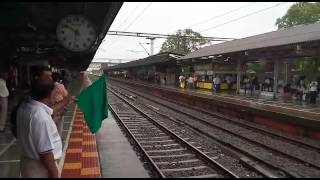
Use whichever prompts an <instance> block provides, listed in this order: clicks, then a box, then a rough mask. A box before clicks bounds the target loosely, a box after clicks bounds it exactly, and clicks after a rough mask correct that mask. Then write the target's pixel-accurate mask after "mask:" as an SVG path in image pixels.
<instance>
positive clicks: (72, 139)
mask: <svg viewBox="0 0 320 180" xmlns="http://www.w3.org/2000/svg"><path fill="white" fill-rule="evenodd" d="M81 141H82V138H70V139H69V142H81Z"/></svg>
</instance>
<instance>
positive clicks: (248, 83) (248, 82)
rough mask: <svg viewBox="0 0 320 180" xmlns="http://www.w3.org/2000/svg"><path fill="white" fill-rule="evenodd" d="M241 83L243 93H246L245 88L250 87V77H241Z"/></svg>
mask: <svg viewBox="0 0 320 180" xmlns="http://www.w3.org/2000/svg"><path fill="white" fill-rule="evenodd" d="M243 83H244V94H247V89H250V79H249V78H248V77H247V76H245V77H244V79H243Z"/></svg>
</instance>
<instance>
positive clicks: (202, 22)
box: [185, 2, 257, 29]
mask: <svg viewBox="0 0 320 180" xmlns="http://www.w3.org/2000/svg"><path fill="white" fill-rule="evenodd" d="M255 3H257V2H253V3H250V4H246V5H244V6H241V7H239V8H236V9H233V10H231V11H228V12H226V13H223V14H219V15H217V16H213V17H211V18H209V19H207V20H204V21H201V22H199V23H196V24H194V25H191V26H188V27H186V28H185V29H188V28H191V27H193V26H197V25H200V24H204V23H206V22H209V21H212V20H213V19H217V18H219V17H222V16H225V15H228V14H231V13H233V12H236V11H238V10H240V9H243V8H245V7H248V6H251V5H253V4H255Z"/></svg>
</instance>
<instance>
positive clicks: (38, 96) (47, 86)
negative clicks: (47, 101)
mask: <svg viewBox="0 0 320 180" xmlns="http://www.w3.org/2000/svg"><path fill="white" fill-rule="evenodd" d="M53 89H54V83H53V82H35V83H34V84H33V85H32V86H31V92H30V93H31V97H32V99H34V100H37V101H39V100H42V99H44V98H47V97H49V96H50V94H51V92H52V90H53Z"/></svg>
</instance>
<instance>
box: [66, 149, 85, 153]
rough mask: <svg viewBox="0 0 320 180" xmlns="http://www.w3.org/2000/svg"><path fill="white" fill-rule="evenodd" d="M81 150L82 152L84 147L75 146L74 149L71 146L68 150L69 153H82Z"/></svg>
mask: <svg viewBox="0 0 320 180" xmlns="http://www.w3.org/2000/svg"><path fill="white" fill-rule="evenodd" d="M81 152H82V149H80V148H74V149H72V148H70V149H68V150H67V153H81Z"/></svg>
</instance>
